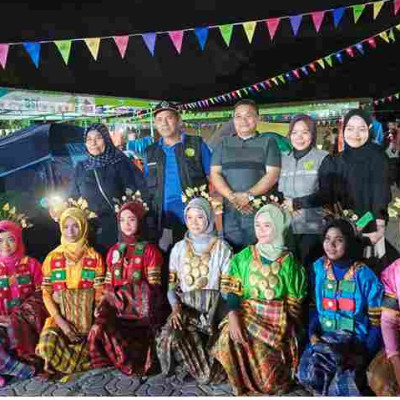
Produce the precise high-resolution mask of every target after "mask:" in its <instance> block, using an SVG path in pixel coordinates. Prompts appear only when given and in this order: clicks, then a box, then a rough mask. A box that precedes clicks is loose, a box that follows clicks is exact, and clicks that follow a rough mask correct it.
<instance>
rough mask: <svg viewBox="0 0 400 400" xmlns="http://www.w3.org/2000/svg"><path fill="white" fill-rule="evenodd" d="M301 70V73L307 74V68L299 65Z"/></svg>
mask: <svg viewBox="0 0 400 400" xmlns="http://www.w3.org/2000/svg"><path fill="white" fill-rule="evenodd" d="M301 70H302V71H303V74H304V75H308V69H307V67H306V66H304V67H301Z"/></svg>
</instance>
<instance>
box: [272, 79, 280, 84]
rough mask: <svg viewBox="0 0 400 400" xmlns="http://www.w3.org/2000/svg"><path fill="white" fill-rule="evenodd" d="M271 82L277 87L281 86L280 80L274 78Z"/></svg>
mask: <svg viewBox="0 0 400 400" xmlns="http://www.w3.org/2000/svg"><path fill="white" fill-rule="evenodd" d="M271 81H272V82H274V83H275V85H276V86H278V85H279V83H278V80H277V79H276V78H272V79H271Z"/></svg>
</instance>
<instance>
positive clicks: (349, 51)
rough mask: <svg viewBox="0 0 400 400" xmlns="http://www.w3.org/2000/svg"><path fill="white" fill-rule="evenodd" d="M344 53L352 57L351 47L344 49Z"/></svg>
mask: <svg viewBox="0 0 400 400" xmlns="http://www.w3.org/2000/svg"><path fill="white" fill-rule="evenodd" d="M346 53H347V54H348V55H349V56H350V57H354V49H353V48H352V47H348V48H347V49H346Z"/></svg>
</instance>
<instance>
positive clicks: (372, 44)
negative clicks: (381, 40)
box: [368, 37, 376, 49]
mask: <svg viewBox="0 0 400 400" xmlns="http://www.w3.org/2000/svg"><path fill="white" fill-rule="evenodd" d="M368 44H369V45H370V46H371V47H372V48H373V49H375V48H376V42H375V38H373V37H371V38H369V39H368Z"/></svg>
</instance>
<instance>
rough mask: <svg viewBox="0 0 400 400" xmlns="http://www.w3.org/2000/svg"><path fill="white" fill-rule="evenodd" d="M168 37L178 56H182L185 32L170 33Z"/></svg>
mask: <svg viewBox="0 0 400 400" xmlns="http://www.w3.org/2000/svg"><path fill="white" fill-rule="evenodd" d="M168 35H169V37H170V39H171V41H172V43H173V45H174V46H175V49H176V51H177V52H178V54H181V50H182V41H183V31H170V32H168Z"/></svg>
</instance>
